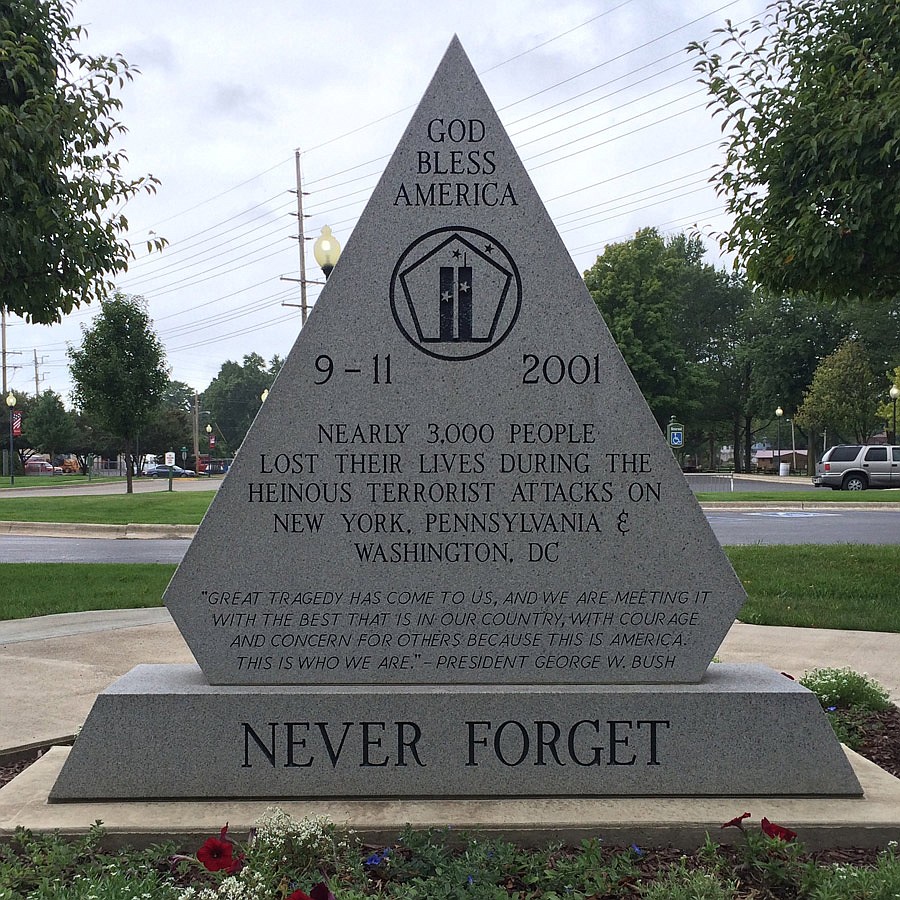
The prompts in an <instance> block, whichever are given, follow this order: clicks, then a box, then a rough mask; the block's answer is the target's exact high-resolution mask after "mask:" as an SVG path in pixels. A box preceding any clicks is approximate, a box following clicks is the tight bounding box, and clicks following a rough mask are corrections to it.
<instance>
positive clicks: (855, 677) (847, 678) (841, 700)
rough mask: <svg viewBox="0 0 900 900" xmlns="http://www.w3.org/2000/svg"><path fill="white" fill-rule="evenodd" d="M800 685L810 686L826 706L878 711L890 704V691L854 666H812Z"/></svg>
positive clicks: (829, 707) (826, 707) (820, 701)
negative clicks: (816, 667) (815, 667)
mask: <svg viewBox="0 0 900 900" xmlns="http://www.w3.org/2000/svg"><path fill="white" fill-rule="evenodd" d="M800 684H802V685H803V687H805V688H809V690H811V691H812V692H813V693H814V694H815V695H816V696H817V697H818V698H819V703H821V704H822V706H823V707H824V708H825V709H831V708H832V707H834V708H838V709H857V710H868V711H872V712H874V711H877V710H881V709H887V708H888V707H889V706H890V705H891V701H890V696H889V695H888V692H887V691H886V690H885V689H884V688H883V687H882V686H881V685H880V684H879V683H878V682H877V681H875V680H874V679H872V678H869V676H868V675H866V674H864V673H860V672H854V671H853V670H852V669H813V670H812V671H810V672H805V673H804V674H803V677H802V678H801V679H800Z"/></svg>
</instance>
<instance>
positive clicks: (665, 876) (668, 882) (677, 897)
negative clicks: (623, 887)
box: [641, 859, 738, 900]
mask: <svg viewBox="0 0 900 900" xmlns="http://www.w3.org/2000/svg"><path fill="white" fill-rule="evenodd" d="M737 888H738V882H737V879H736V878H722V877H720V876H719V875H717V874H716V873H714V872H707V871H706V870H704V869H698V868H696V867H692V866H689V865H687V864H686V862H685V860H684V859H682V860H679V861H678V862H677V863H675V864H674V865H672V866H669V867H668V868H666V869H665V871H663V872H662V873H661V874H660V875H659V876H658V877H657V878H655V879H654V880H653V882H651V883H650V884H649V885H647V887H646V888H645V889H644V890H642V891H641V898H642V900H731V898H734V897H736V896H737Z"/></svg>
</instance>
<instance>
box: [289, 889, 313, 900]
mask: <svg viewBox="0 0 900 900" xmlns="http://www.w3.org/2000/svg"><path fill="white" fill-rule="evenodd" d="M284 900H312V897H310V896H309V894H307V893H306V892H305V891H294V892H293V893H292V894H288V895H287V897H285V898H284Z"/></svg>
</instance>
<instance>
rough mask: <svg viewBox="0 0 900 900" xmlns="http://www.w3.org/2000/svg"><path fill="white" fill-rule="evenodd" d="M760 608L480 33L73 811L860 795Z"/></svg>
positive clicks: (235, 478)
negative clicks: (117, 803)
mask: <svg viewBox="0 0 900 900" xmlns="http://www.w3.org/2000/svg"><path fill="white" fill-rule="evenodd" d="M743 600H744V593H743V589H742V587H741V585H740V583H739V581H738V579H737V577H736V576H735V574H734V572H733V570H732V569H731V566H730V565H729V563H728V561H727V559H726V557H725V556H724V554H723V553H722V550H721V548H720V547H719V545H718V543H717V541H716V539H715V537H714V535H713V533H712V531H711V529H710V528H709V525H708V524H707V522H706V519H705V517H704V516H703V514H702V511H701V510H700V508H699V506H698V505H697V503H696V501H695V499H694V497H693V495H692V493H691V491H690V489H689V488H688V486H687V484H686V483H685V481H684V478H683V477H682V475H681V472H680V470H679V468H678V466H677V464H676V462H675V459H674V457H673V456H672V453H671V451H670V450H669V448H668V446H667V444H666V441H665V438H664V436H663V434H662V433H661V432H660V429H659V426H658V425H657V423H656V422H655V420H654V419H653V416H652V415H651V413H650V411H649V409H648V407H647V405H646V403H645V402H644V400H643V398H642V396H641V394H640V391H639V389H638V387H637V385H636V384H635V382H634V380H633V378H632V377H631V374H630V373H629V371H628V369H627V367H626V365H625V362H624V360H623V359H622V356H621V354H620V353H619V350H618V348H617V347H616V345H615V342H614V341H613V339H612V337H611V336H610V334H609V331H608V330H607V328H606V326H605V324H604V323H603V321H602V318H601V316H600V315H599V313H598V311H597V309H596V307H595V305H594V304H593V302H592V300H591V298H590V296H589V294H588V292H587V290H586V289H585V286H584V283H583V281H582V280H581V278H580V277H579V274H578V272H577V271H576V270H575V268H574V266H573V265H572V263H571V260H570V259H569V257H568V254H567V253H566V251H565V248H564V246H563V244H562V242H561V240H560V238H559V236H558V234H557V233H556V230H555V228H554V226H553V224H552V222H551V220H550V218H549V216H548V215H547V212H546V210H545V209H544V207H543V204H542V203H541V201H540V199H539V197H538V196H537V193H536V191H535V189H534V187H533V185H532V183H531V181H530V179H529V177H528V175H527V173H526V171H525V169H524V167H523V165H522V163H521V161H520V160H519V158H518V156H517V154H516V152H515V150H514V148H513V146H512V144H511V142H510V140H509V138H508V136H507V135H506V133H505V131H504V129H503V126H502V125H501V123H500V121H499V118H498V117H497V114H496V112H495V111H494V109H493V107H492V105H491V103H490V101H489V100H488V98H487V96H486V94H485V92H484V90H483V88H482V86H481V84H480V82H479V80H478V78H477V76H476V74H475V72H474V70H473V69H472V66H471V64H470V63H469V61H468V59H467V58H466V56H465V53H464V52H463V50H462V47H461V45H460V44H459V42H458V41H457V40H456V39H454V41H453V42H452V43H451V45H450V48H449V49H448V51H447V54H446V56H445V57H444V60H443V61H442V63H441V65H440V67H439V68H438V71H437V73H436V75H435V77H434V79H433V81H432V83H431V85H430V86H429V88H428V90H427V91H426V93H425V96H424V98H423V100H422V102H421V104H420V105H419V107H418V108H417V110H416V112H415V114H414V115H413V118H412V121H411V122H410V125H409V127H408V128H407V130H406V132H405V134H404V136H403V138H402V140H401V142H400V144H399V146H398V148H397V150H396V151H395V153H394V155H393V157H392V158H391V160H390V162H389V163H388V166H387V168H386V170H385V173H384V175H383V176H382V178H381V180H380V181H379V184H378V186H377V187H376V188H375V191H374V192H373V195H372V198H371V200H370V201H369V204H368V205H367V207H366V209H365V211H364V212H363V214H362V216H361V218H360V220H359V223H358V225H357V227H356V229H355V230H354V232H353V234H352V236H351V238H350V240H349V241H348V243H347V247H346V250H345V252H344V255H343V257H342V259H341V261H340V263H339V264H338V266H337V267H336V268H335V270H334V272H333V274H332V276H331V278H330V280H329V281H328V284H327V286H326V287H325V289H324V290H323V292H322V294H321V297H320V299H319V302H318V303H317V305H316V309H315V311H314V313H313V315H312V317H311V318H310V320H309V323H308V324H307V326H306V327H305V328H304V329H303V331H302V333H301V334H300V336H299V338H298V339H297V342H296V344H295V345H294V348H293V349H292V351H291V353H290V355H289V357H288V359H287V360H286V362H285V365H284V368H283V369H282V371H281V374H280V375H279V377H278V379H277V381H276V383H275V385H274V386H273V387H272V389H271V391H270V393H269V396H268V399H267V401H266V403H265V404H264V406H263V407H262V409H261V410H260V412H259V415H258V416H257V419H256V421H255V422H254V424H253V426H252V428H251V430H250V432H249V433H248V435H247V437H246V439H245V441H244V444H243V445H242V447H241V449H240V452H239V454H238V455H237V457H236V459H235V463H234V465H233V467H232V469H231V471H230V472H229V474H228V476H227V478H226V480H225V482H224V483H223V485H222V487H221V489H220V490H219V492H218V494H217V496H216V498H215V500H214V501H213V504H212V506H211V507H210V510H209V512H208V514H207V516H206V517H205V519H204V521H203V523H202V525H201V526H200V529H199V531H198V534H197V536H196V538H195V539H194V541H193V543H192V545H191V547H190V549H189V551H188V553H187V555H186V556H185V559H184V561H183V563H182V564H181V566H180V567H179V569H178V571H177V572H176V574H175V576H174V578H173V580H172V583H171V584H170V586H169V588H168V591H167V593H166V603H167V605H168V607H169V609H170V611H171V613H172V616H173V618H174V620H175V622H176V624H177V625H178V627H179V629H180V630H181V632H182V634H183V635H184V638H185V640H186V642H187V643H188V645H189V647H190V649H191V651H192V652H193V654H194V656H195V657H196V659H197V661H198V663H199V667H191V666H187V667H184V666H141V667H138V668H136V669H135V670H133V671H132V672H131V673H130V674H129V675H127V676H125V677H124V678H123V679H120V681H118V682H116V684H114V685H113V686H112V687H111V688H110V689H109V690H107V691H106V692H104V693H103V694H102V695H101V696H100V697H99V698H98V700H97V703H96V704H95V707H94V709H93V711H92V713H91V715H90V717H89V718H88V720H87V722H86V723H85V727H84V729H83V731H82V734H81V735H80V737H79V738H78V740H77V741H76V743H75V746H74V748H73V750H72V752H71V753H70V754H69V757H68V759H67V761H66V763H65V766H64V767H63V769H62V772H61V774H60V776H59V778H58V780H57V782H56V785H55V787H54V788H53V791H52V793H51V799H52V800H84V799H92V798H93V799H104V798H129V797H130V798H218V797H373V796H382V797H423V796H452V797H486V796H492V797H522V796H541V795H548V796H624V795H632V796H640V795H648V796H660V795H684V796H702V795H720V796H731V795H734V794H744V795H752V794H757V795H758V794H766V795H785V796H787V795H794V796H796V795H833V796H858V795H859V794H860V793H861V788H860V786H859V782H858V781H857V779H856V776H855V775H854V773H853V771H852V769H851V767H850V765H849V763H848V762H847V759H846V757H845V755H844V753H843V752H842V750H841V748H840V746H839V744H838V743H837V741H836V740H835V739H834V737H833V734H832V733H831V731H830V729H829V727H828V724H827V721H826V720H825V718H824V714H823V713H822V711H821V710H820V708H819V705H818V702H817V701H816V699H815V697H814V696H813V695H812V694H811V693H809V692H808V691H806V690H805V689H803V688H801V687H799V686H798V685H796V684H795V683H793V682H790V681H789V680H787V679H785V678H783V677H782V676H780V675H778V674H777V673H773V672H771V671H769V670H766V669H764V668H762V667H739V666H719V665H714V666H712V667H710V662H711V659H712V657H713V654H714V653H715V651H716V649H717V647H718V646H719V644H720V643H721V641H722V639H723V637H724V636H725V633H726V632H727V630H728V628H729V627H730V625H731V624H732V622H733V621H734V618H735V615H736V613H737V612H738V610H739V609H740V606H741V604H742V602H743ZM762 748H765V749H764V751H763V750H762Z"/></svg>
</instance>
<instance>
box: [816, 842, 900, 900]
mask: <svg viewBox="0 0 900 900" xmlns="http://www.w3.org/2000/svg"><path fill="white" fill-rule="evenodd" d="M807 892H808V893H807V894H806V896H807V897H808V898H809V900H896V898H897V897H900V855H898V853H897V842H896V841H892V842H891V843H890V844H889V845H888V847H887V849H886V850H885V851H883V852H882V853H879V855H878V859H877V860H876V861H875V865H874V866H872V867H871V868H868V867H864V866H848V865H840V864H835V865H833V866H822V867H820V868H815V869H811V870H810V872H809V878H808V879H807Z"/></svg>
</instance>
